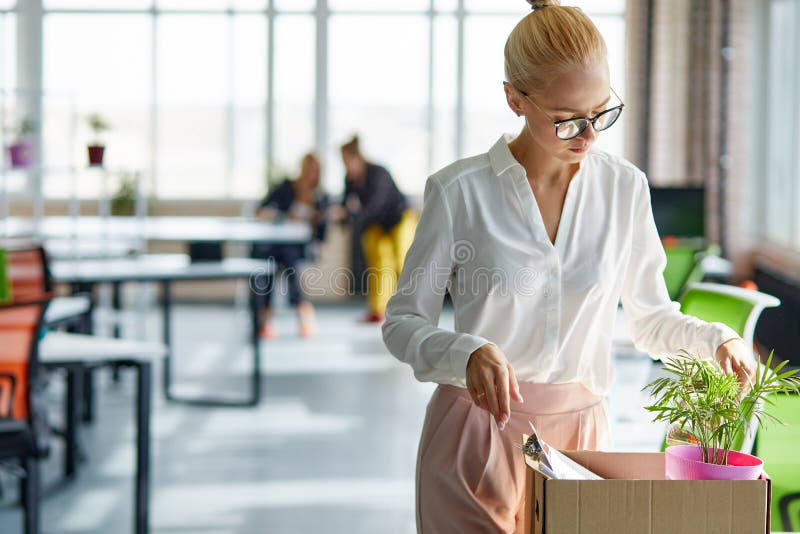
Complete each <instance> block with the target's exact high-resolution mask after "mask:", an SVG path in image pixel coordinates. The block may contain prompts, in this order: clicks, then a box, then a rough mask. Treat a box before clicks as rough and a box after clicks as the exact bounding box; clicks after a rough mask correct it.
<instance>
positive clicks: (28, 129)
mask: <svg viewBox="0 0 800 534" xmlns="http://www.w3.org/2000/svg"><path fill="white" fill-rule="evenodd" d="M35 133H36V124H35V123H34V122H33V121H31V120H29V119H23V120H21V121H20V123H19V126H18V127H17V129H16V132H15V138H14V142H13V143H11V144H10V145H9V146H8V152H9V156H10V159H11V168H12V169H27V168H29V167H30V166H31V165H33V161H34V159H35V158H34V147H33V139H32V137H33V135H34V134H35Z"/></svg>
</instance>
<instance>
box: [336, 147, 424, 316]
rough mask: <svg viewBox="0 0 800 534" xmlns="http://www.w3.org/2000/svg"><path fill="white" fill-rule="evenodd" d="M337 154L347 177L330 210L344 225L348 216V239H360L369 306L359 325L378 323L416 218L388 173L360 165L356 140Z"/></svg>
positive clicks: (372, 165)
mask: <svg viewBox="0 0 800 534" xmlns="http://www.w3.org/2000/svg"><path fill="white" fill-rule="evenodd" d="M341 149H342V161H343V163H344V166H345V170H346V172H347V175H346V176H345V187H344V195H343V197H342V205H341V207H338V210H334V214H333V217H332V218H334V219H339V220H344V219H346V218H347V217H348V216H349V218H350V220H351V223H352V228H353V238H354V239H358V236H359V234H360V236H361V246H362V249H363V252H364V260H365V262H366V265H367V273H366V274H367V303H368V311H367V314H366V315H365V316H364V318H363V319H362V321H363V322H367V323H380V322H382V321H383V315H384V311H385V310H386V303H387V302H388V301H389V297H391V296H392V293H394V289H395V286H396V285H397V278H398V276H399V275H400V271H401V270H402V269H403V260H404V259H405V256H406V252H407V251H408V247H409V246H411V241H412V240H413V239H414V229H415V228H416V215H415V214H414V212H413V211H410V210H408V202H407V200H406V197H405V195H403V193H401V192H400V190H399V189H398V188H397V185H396V184H395V182H394V180H393V179H392V176H391V175H390V174H389V171H387V170H386V169H385V168H383V167H381V166H380V165H376V164H374V163H371V162H368V161H367V160H365V159H364V156H363V155H362V154H361V149H360V148H359V140H358V136H353V138H352V139H351V140H350V141H348V142H347V143H345V144H344V145H342V147H341Z"/></svg>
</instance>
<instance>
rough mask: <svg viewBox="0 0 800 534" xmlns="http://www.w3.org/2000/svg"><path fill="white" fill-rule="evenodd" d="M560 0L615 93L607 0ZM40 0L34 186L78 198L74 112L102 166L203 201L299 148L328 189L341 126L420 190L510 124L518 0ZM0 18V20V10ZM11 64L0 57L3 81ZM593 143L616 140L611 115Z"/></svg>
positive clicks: (281, 165) (513, 123)
mask: <svg viewBox="0 0 800 534" xmlns="http://www.w3.org/2000/svg"><path fill="white" fill-rule="evenodd" d="M0 1H2V0H0ZM577 3H578V4H579V5H581V6H582V7H583V8H584V9H585V10H587V12H589V14H590V15H591V16H592V18H593V20H594V21H595V22H596V24H597V25H598V28H600V31H601V32H602V33H603V34H604V36H605V37H606V40H607V42H608V47H609V58H610V64H611V70H612V75H611V77H612V83H613V85H614V88H615V89H617V90H618V92H619V93H620V95H621V96H622V97H623V98H625V91H624V86H623V83H624V80H623V72H622V69H623V55H624V41H623V39H624V33H625V32H624V31H623V30H624V0H614V1H611V2H605V1H604V2H600V1H599V0H583V1H579V2H577ZM43 5H44V9H45V22H44V28H43V32H44V58H43V72H44V82H45V92H46V97H45V98H44V100H43V106H44V122H45V124H44V136H45V139H44V146H45V169H44V171H45V177H44V181H43V183H44V193H45V194H46V195H47V196H50V197H64V196H69V195H71V194H73V193H74V192H75V191H74V190H73V184H74V183H77V186H78V193H79V194H80V195H82V196H88V197H91V196H96V195H97V194H98V192H99V191H98V187H99V185H98V181H97V180H95V179H90V178H86V177H85V176H84V175H87V172H86V144H87V143H88V142H89V141H91V140H92V134H91V132H90V131H89V129H88V126H87V120H86V119H87V117H88V116H89V114H91V113H100V114H101V115H102V116H103V117H104V118H106V119H107V121H108V122H109V124H110V125H111V130H110V131H109V132H107V133H105V134H104V135H103V141H104V142H105V144H106V145H107V149H106V150H107V154H106V167H107V169H108V170H109V171H111V172H112V173H113V172H116V171H117V170H119V171H139V172H141V173H142V176H143V177H144V178H145V183H146V184H150V187H152V193H153V194H155V195H156V196H157V197H159V198H190V199H191V198H194V199H208V200H214V199H220V198H236V199H238V198H242V199H245V198H253V197H258V196H260V195H261V194H263V192H264V189H265V187H266V177H267V175H269V174H272V175H273V176H274V177H280V176H284V175H287V174H289V175H292V174H294V173H295V172H296V170H297V163H298V161H299V159H300V157H301V156H302V155H303V153H305V152H307V151H308V150H317V151H318V152H320V153H321V155H322V156H323V159H324V161H325V163H326V166H325V168H324V169H323V173H324V174H323V176H324V184H325V185H326V187H327V188H328V189H329V190H331V191H333V192H336V191H339V190H340V189H341V186H342V174H343V169H342V166H341V161H340V157H339V151H338V147H339V145H340V144H341V143H342V142H343V141H345V140H346V139H347V138H348V137H349V136H350V135H352V134H353V133H359V134H360V136H361V138H362V141H363V147H364V151H365V154H366V155H367V156H368V157H369V158H371V159H373V160H375V161H377V162H380V163H383V164H385V165H386V166H387V167H388V168H389V169H390V170H391V171H392V173H393V174H394V175H395V177H396V178H397V181H398V183H399V184H400V186H401V188H402V189H403V190H404V191H406V192H407V193H410V194H419V193H421V192H422V188H423V186H424V180H425V177H426V176H427V175H429V174H430V173H431V172H433V171H435V170H437V169H439V168H441V167H442V166H444V165H447V164H448V163H450V162H452V161H454V160H455V159H457V158H459V157H464V156H467V155H471V154H475V153H479V152H484V151H485V150H487V149H488V148H489V146H490V145H491V144H492V143H493V142H494V141H495V140H496V139H497V137H498V136H499V135H500V134H501V133H504V132H510V133H515V132H518V131H519V130H520V128H521V125H522V123H521V122H520V120H519V119H518V118H517V117H515V116H514V115H513V114H512V113H511V112H510V111H509V110H508V109H507V106H506V103H505V99H504V97H503V89H502V85H501V82H502V80H503V45H504V43H505V39H506V37H507V35H508V33H509V32H510V31H511V29H512V28H513V26H514V25H515V24H516V22H517V21H518V20H519V19H520V18H521V17H522V16H524V15H525V14H526V12H527V10H526V9H525V5H524V3H520V2H519V0H491V1H488V0H464V1H463V2H461V1H458V0H403V1H395V0H391V1H387V2H379V3H376V2H368V1H364V0H327V1H326V2H325V3H324V5H326V9H325V10H322V11H320V9H321V8H320V7H318V5H322V3H321V2H317V1H315V0H197V1H194V0H192V1H189V0H118V1H115V2H104V1H100V0H44V1H43ZM270 7H271V8H272V9H269V8H270ZM1 9H2V8H1V7H0V10H1ZM1 16H2V17H3V19H2V24H6V23H7V21H8V20H9V19H10V18H12V17H13V14H6V15H1ZM270 17H272V20H271V19H270ZM319 24H322V26H319ZM6 26H7V24H6ZM12 26H13V24H12ZM2 28H3V41H4V42H6V43H13V41H14V38H13V35H12V32H10V31H5V26H2ZM270 28H272V29H273V30H274V35H271V36H270V35H269V31H270ZM319 35H322V36H324V37H325V38H326V41H325V42H323V43H317V38H318V36H319ZM270 43H271V44H272V47H273V48H272V49H271V50H270ZM460 43H463V49H459V46H460ZM3 46H5V45H3ZM7 50H8V47H5V48H4V51H7ZM319 54H322V56H319ZM11 63H12V62H8V61H5V60H3V64H2V68H1V69H0V76H3V77H5V82H4V85H5V86H7V87H13V86H14V83H13V78H12V77H13V75H14V73H15V68H14V67H12V66H10V64H11ZM321 89H324V90H325V93H324V94H320V90H321ZM269 119H271V120H269ZM317 119H322V120H319V121H318V120H317ZM268 120H269V123H268ZM318 143H320V144H322V145H324V146H315V145H316V144H318ZM600 145H601V146H602V147H603V148H606V149H607V150H609V151H612V152H617V153H621V152H622V150H621V145H622V123H619V125H617V126H615V127H614V128H613V129H612V130H609V131H608V132H605V133H604V134H603V135H602V136H601V137H600ZM270 171H272V172H270ZM88 174H92V175H96V174H97V173H88ZM76 176H77V178H75V177H76Z"/></svg>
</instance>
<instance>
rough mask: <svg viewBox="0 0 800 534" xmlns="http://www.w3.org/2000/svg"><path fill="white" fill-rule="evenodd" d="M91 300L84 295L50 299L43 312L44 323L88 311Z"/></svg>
mask: <svg viewBox="0 0 800 534" xmlns="http://www.w3.org/2000/svg"><path fill="white" fill-rule="evenodd" d="M90 306H91V302H90V301H89V297H87V296H85V295H81V296H77V297H56V298H54V299H53V300H51V301H50V304H49V305H48V306H47V310H45V312H44V322H45V324H52V323H57V322H59V321H63V320H64V319H70V318H72V317H77V316H78V315H83V314H84V313H86V312H88V311H89V308H90Z"/></svg>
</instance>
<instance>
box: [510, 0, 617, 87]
mask: <svg viewBox="0 0 800 534" xmlns="http://www.w3.org/2000/svg"><path fill="white" fill-rule="evenodd" d="M529 3H530V4H531V6H532V7H533V11H531V12H530V13H529V14H528V15H527V16H525V18H523V19H522V20H521V21H519V23H518V24H517V25H516V27H514V29H513V30H512V31H511V35H509V36H508V40H507V41H506V46H505V72H506V79H507V80H508V81H509V82H510V83H511V84H512V85H513V86H515V87H517V88H518V89H521V90H523V91H525V92H531V93H534V94H536V93H540V92H542V91H544V90H546V89H547V87H548V85H549V84H550V82H551V81H552V80H553V79H554V78H555V77H557V76H558V75H560V74H563V73H564V72H566V71H568V70H570V69H573V68H575V67H578V66H584V67H586V66H591V65H594V64H597V62H603V63H605V62H606V43H605V41H604V40H603V37H602V36H601V35H600V32H599V31H598V30H597V27H596V26H595V25H594V23H593V22H592V21H591V20H590V19H589V17H587V16H586V14H585V13H584V12H583V11H582V10H581V9H580V8H577V7H567V6H562V5H560V4H561V3H560V1H559V0H536V1H529Z"/></svg>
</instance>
